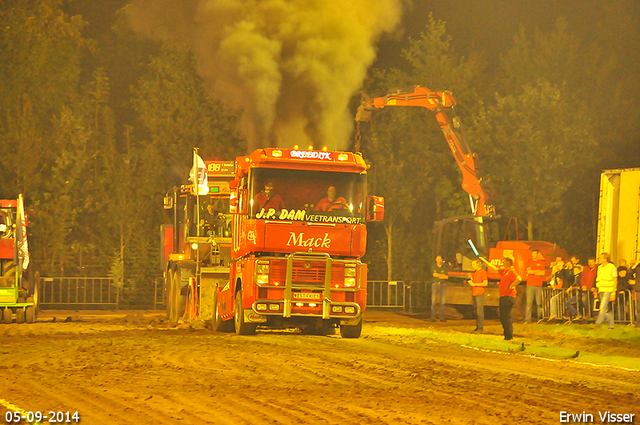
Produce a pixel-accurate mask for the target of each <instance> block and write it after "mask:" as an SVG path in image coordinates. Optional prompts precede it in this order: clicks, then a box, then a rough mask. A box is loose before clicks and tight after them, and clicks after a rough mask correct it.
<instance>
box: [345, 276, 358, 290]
mask: <svg viewBox="0 0 640 425" xmlns="http://www.w3.org/2000/svg"><path fill="white" fill-rule="evenodd" d="M344 286H345V288H353V287H355V286H356V278H355V277H345V278H344Z"/></svg>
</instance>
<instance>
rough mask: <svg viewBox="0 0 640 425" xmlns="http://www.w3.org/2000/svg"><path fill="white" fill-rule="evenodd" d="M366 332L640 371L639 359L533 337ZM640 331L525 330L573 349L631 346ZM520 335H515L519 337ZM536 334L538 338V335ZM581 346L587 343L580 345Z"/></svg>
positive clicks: (399, 329)
mask: <svg viewBox="0 0 640 425" xmlns="http://www.w3.org/2000/svg"><path fill="white" fill-rule="evenodd" d="M367 328H369V329H371V330H373V331H375V332H376V333H381V334H387V335H392V336H396V337H400V339H402V338H403V337H411V338H415V339H417V340H420V339H423V340H425V339H426V340H437V341H443V342H447V343H451V344H456V345H460V346H463V347H468V348H469V349H478V350H488V351H496V352H501V353H512V354H518V355H533V356H537V357H543V358H547V359H553V360H559V361H572V362H579V363H594V364H600V365H610V366H615V367H620V368H625V369H632V370H640V358H637V357H627V356H617V355H613V356H612V355H604V354H597V353H593V352H589V351H588V350H583V349H580V347H578V348H576V347H575V346H574V347H573V348H571V347H559V346H556V345H553V344H554V343H555V341H553V340H545V339H538V340H536V341H535V342H532V341H531V339H530V336H532V335H528V336H527V337H525V338H519V337H516V340H515V341H504V340H503V339H502V335H495V334H493V335H492V334H467V333H460V332H456V331H450V330H434V329H424V328H422V329H420V328H405V327H388V326H375V325H369V326H367ZM639 331H640V329H636V328H630V327H626V326H618V327H617V328H614V329H611V330H610V329H607V328H606V327H605V328H604V329H598V330H593V329H591V328H589V327H587V326H586V325H585V326H580V327H577V326H576V325H571V326H562V325H559V326H548V325H529V326H528V327H527V328H526V332H527V333H532V334H534V336H537V337H538V336H540V334H542V333H545V332H556V333H558V334H560V335H567V336H568V337H569V338H568V339H569V341H568V342H569V343H570V344H571V345H574V344H576V345H578V344H579V345H582V346H584V345H585V344H587V343H589V342H591V341H592V340H593V339H595V338H598V339H600V338H602V339H604V338H607V339H616V340H624V341H626V342H628V343H630V344H632V343H635V342H637V341H639V340H640V332H639ZM517 333H518V332H517V331H516V334H517ZM536 334H537V335H536ZM571 337H576V338H578V339H581V340H583V341H576V340H572V339H571ZM523 342H524V343H525V348H524V350H522V343H523ZM581 342H584V344H583V343H581ZM578 350H580V353H579V355H578V357H576V358H573V356H574V355H575V354H576V352H577V351H578Z"/></svg>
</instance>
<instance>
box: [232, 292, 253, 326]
mask: <svg viewBox="0 0 640 425" xmlns="http://www.w3.org/2000/svg"><path fill="white" fill-rule="evenodd" d="M233 323H234V325H235V328H236V333H237V334H238V335H252V334H254V333H256V327H258V325H256V324H255V323H245V321H244V309H243V308H242V290H239V291H238V292H237V293H236V314H235V316H234V318H233Z"/></svg>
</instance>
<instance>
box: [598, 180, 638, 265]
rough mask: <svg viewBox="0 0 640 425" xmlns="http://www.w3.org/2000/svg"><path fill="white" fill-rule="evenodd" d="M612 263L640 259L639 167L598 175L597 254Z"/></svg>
mask: <svg viewBox="0 0 640 425" xmlns="http://www.w3.org/2000/svg"><path fill="white" fill-rule="evenodd" d="M602 252H608V253H609V254H611V261H613V262H614V264H616V265H617V264H618V262H619V261H620V260H622V259H624V260H627V263H628V262H630V261H631V260H632V259H634V258H640V168H627V169H621V170H604V171H603V172H602V175H601V176H600V207H599V210H598V245H597V253H598V255H600V253H602Z"/></svg>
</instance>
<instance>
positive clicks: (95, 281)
mask: <svg viewBox="0 0 640 425" xmlns="http://www.w3.org/2000/svg"><path fill="white" fill-rule="evenodd" d="M39 296H40V300H39V304H40V305H42V306H53V305H55V306H58V307H60V308H64V307H77V306H80V305H82V306H96V305H105V306H107V305H110V306H113V307H115V308H116V309H117V308H118V302H119V301H118V300H119V288H118V285H116V283H115V281H114V280H113V279H111V278H108V277H43V278H42V279H41V288H40V295H39Z"/></svg>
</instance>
